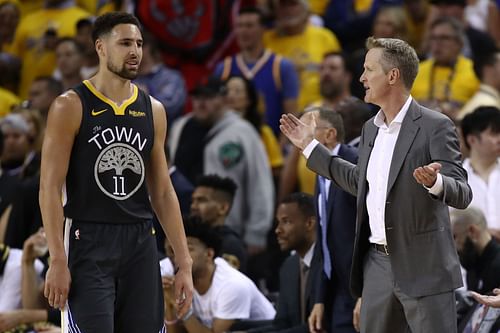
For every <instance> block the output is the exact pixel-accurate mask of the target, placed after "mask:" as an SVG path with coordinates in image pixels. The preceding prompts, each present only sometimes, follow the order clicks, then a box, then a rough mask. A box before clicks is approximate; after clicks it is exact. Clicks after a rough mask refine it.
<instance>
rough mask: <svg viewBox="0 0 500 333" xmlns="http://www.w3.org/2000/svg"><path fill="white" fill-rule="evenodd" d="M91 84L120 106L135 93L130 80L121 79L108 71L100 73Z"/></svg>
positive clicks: (91, 80) (92, 79)
mask: <svg viewBox="0 0 500 333" xmlns="http://www.w3.org/2000/svg"><path fill="white" fill-rule="evenodd" d="M90 82H91V83H92V85H93V86H94V87H95V88H96V89H97V90H98V91H99V92H101V93H102V94H103V95H104V96H106V97H107V98H109V99H111V100H112V101H114V102H115V103H117V104H118V105H120V104H121V103H122V102H123V101H125V100H127V99H128V98H130V96H131V95H132V93H133V87H132V84H131V82H130V80H127V79H123V78H120V77H119V76H117V75H116V74H114V73H111V72H108V71H106V72H103V71H99V72H98V73H97V74H96V75H95V76H94V77H93V78H91V79H90Z"/></svg>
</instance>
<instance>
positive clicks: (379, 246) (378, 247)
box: [372, 243, 389, 256]
mask: <svg viewBox="0 0 500 333" xmlns="http://www.w3.org/2000/svg"><path fill="white" fill-rule="evenodd" d="M372 246H373V248H374V249H375V250H377V251H378V252H381V253H383V254H385V255H386V256H388V255H389V248H388V247H387V245H385V244H375V243H372Z"/></svg>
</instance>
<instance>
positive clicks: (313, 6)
mask: <svg viewBox="0 0 500 333" xmlns="http://www.w3.org/2000/svg"><path fill="white" fill-rule="evenodd" d="M329 3H330V1H329V0H309V9H310V10H311V12H312V13H313V14H316V15H319V16H323V15H324V14H325V10H326V6H328V4H329ZM372 5H373V0H354V10H355V11H356V13H361V12H366V11H368V10H369V9H370V8H372Z"/></svg>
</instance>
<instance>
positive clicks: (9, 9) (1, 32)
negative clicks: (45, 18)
mask: <svg viewBox="0 0 500 333" xmlns="http://www.w3.org/2000/svg"><path fill="white" fill-rule="evenodd" d="M19 18H20V12H19V3H18V2H17V0H16V1H14V0H6V1H2V2H1V3H0V22H2V24H1V25H0V52H8V51H9V48H10V47H11V44H12V41H13V40H14V34H15V33H16V28H17V25H18V24H19Z"/></svg>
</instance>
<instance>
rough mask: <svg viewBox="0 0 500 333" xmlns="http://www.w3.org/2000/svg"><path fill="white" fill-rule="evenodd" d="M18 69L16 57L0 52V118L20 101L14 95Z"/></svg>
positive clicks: (18, 64)
mask: <svg viewBox="0 0 500 333" xmlns="http://www.w3.org/2000/svg"><path fill="white" fill-rule="evenodd" d="M0 5H1V4H0ZM0 10H1V8H0ZM0 22H1V21H0ZM0 29H1V28H0ZM19 71H20V63H19V61H18V59H16V58H14V57H12V56H11V55H9V54H7V53H2V52H0V73H2V76H1V77H0V118H1V117H5V116H6V115H7V114H9V113H10V112H11V111H12V110H13V109H14V108H15V107H16V106H17V105H19V104H20V103H21V101H20V99H19V97H18V96H17V95H16V91H17V85H18V82H19V80H18V76H19V75H18V74H19Z"/></svg>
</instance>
